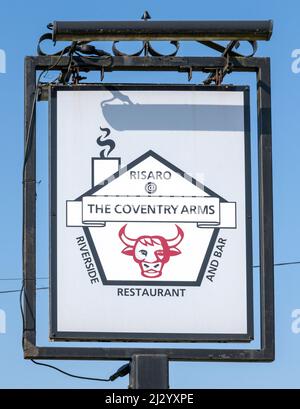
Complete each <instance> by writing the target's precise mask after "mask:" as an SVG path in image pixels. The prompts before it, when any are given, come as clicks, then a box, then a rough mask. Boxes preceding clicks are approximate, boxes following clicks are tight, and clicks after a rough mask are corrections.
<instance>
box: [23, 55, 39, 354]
mask: <svg viewBox="0 0 300 409" xmlns="http://www.w3.org/2000/svg"><path fill="white" fill-rule="evenodd" d="M35 93H36V71H35V59H34V58H30V57H29V58H26V59H25V164H24V175H23V177H24V180H23V195H24V215H23V217H24V237H23V240H24V243H23V252H24V253H23V257H24V259H23V272H24V277H23V280H24V324H25V325H24V334H23V336H24V350H25V351H27V350H31V347H32V346H34V345H35V344H36V331H35V316H36V311H35V308H36V299H35V286H36V277H35V272H36V271H35V269H36V180H35V179H36V135H35V123H36V122H35V102H36V101H35ZM25 353H26V352H25Z"/></svg>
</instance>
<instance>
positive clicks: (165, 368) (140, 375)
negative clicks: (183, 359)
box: [129, 355, 169, 389]
mask: <svg viewBox="0 0 300 409" xmlns="http://www.w3.org/2000/svg"><path fill="white" fill-rule="evenodd" d="M129 379H130V385H129V389H169V360H168V357H167V355H133V357H132V360H131V370H130V378H129Z"/></svg>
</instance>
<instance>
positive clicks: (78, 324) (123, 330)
mask: <svg viewBox="0 0 300 409" xmlns="http://www.w3.org/2000/svg"><path fill="white" fill-rule="evenodd" d="M50 99H51V100H50V117H51V118H50V122H51V132H50V134H51V147H50V151H51V152H50V154H51V161H50V162H51V260H50V270H51V333H50V338H51V339H53V340H57V341H59V340H61V341H63V340H81V341H84V340H95V341H97V340H98V341H170V342H172V341H182V342H184V341H208V342H209V341H211V342H213V341H234V342H237V341H250V340H251V339H253V322H252V321H253V311H252V245H251V223H252V222H251V180H250V134H249V122H250V119H249V90H248V87H233V86H226V87H225V86H223V87H212V86H211V87H203V86H197V87H195V86H162V85H161V86H153V85H149V86H147V85H140V86H138V85H114V86H99V85H86V86H84V85H82V86H77V87H72V88H70V87H66V86H65V87H64V86H54V87H52V88H51V93H50Z"/></svg>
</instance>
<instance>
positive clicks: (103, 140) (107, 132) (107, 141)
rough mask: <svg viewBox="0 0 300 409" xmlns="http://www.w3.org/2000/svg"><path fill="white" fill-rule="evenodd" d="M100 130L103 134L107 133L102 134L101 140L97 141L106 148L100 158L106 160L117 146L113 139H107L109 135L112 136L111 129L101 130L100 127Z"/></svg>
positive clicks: (101, 152)
mask: <svg viewBox="0 0 300 409" xmlns="http://www.w3.org/2000/svg"><path fill="white" fill-rule="evenodd" d="M100 129H101V131H102V132H105V134H102V135H101V136H99V138H98V139H97V144H98V145H99V146H100V147H103V148H104V149H102V150H101V151H100V158H101V159H105V158H107V157H108V156H109V155H110V154H111V152H112V151H113V150H114V149H115V147H116V144H115V142H114V141H113V140H112V139H107V138H108V137H109V135H110V134H111V131H110V129H109V128H101V126H100Z"/></svg>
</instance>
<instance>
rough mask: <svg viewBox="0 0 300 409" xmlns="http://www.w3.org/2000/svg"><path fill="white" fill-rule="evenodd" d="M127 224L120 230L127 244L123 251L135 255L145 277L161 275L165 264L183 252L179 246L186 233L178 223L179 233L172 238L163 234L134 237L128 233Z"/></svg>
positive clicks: (134, 257) (121, 236)
mask: <svg viewBox="0 0 300 409" xmlns="http://www.w3.org/2000/svg"><path fill="white" fill-rule="evenodd" d="M126 226H127V224H125V226H123V227H122V228H121V230H120V232H119V237H120V240H121V241H122V242H123V243H124V244H125V246H126V247H125V248H124V249H123V251H122V253H123V254H126V256H132V257H133V259H134V261H135V262H136V263H137V264H138V265H139V266H140V269H141V274H142V276H143V277H146V278H158V277H160V276H161V275H162V271H163V268H164V265H165V264H166V263H168V262H169V260H170V258H171V257H172V256H178V255H179V254H181V251H180V250H179V249H178V248H177V246H178V245H179V244H180V243H181V242H182V240H183V237H184V233H183V231H182V229H181V228H180V227H179V226H177V224H176V228H177V235H176V236H175V237H174V238H172V239H166V238H164V237H162V236H140V237H137V238H135V239H134V238H131V237H128V236H127V235H126V233H125V230H126Z"/></svg>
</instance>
